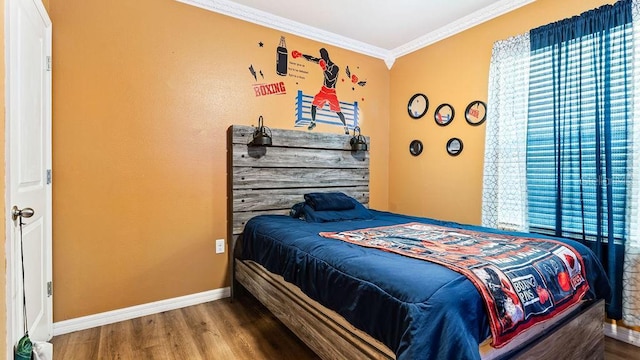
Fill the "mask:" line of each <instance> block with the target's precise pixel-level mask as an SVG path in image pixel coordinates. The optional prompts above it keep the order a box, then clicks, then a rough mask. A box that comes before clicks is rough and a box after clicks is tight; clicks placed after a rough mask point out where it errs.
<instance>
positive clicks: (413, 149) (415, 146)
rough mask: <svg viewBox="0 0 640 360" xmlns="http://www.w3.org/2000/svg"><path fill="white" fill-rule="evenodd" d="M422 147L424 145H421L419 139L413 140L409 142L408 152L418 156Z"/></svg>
mask: <svg viewBox="0 0 640 360" xmlns="http://www.w3.org/2000/svg"><path fill="white" fill-rule="evenodd" d="M423 148H424V147H423V146H422V141H420V140H413V141H412V142H411V144H409V152H410V153H411V155H413V156H418V155H420V154H422V149H423Z"/></svg>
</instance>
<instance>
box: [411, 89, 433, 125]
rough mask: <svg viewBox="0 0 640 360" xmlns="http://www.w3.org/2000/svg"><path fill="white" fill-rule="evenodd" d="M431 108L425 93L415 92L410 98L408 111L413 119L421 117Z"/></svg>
mask: <svg viewBox="0 0 640 360" xmlns="http://www.w3.org/2000/svg"><path fill="white" fill-rule="evenodd" d="M428 109H429V98H427V95H425V94H415V95H413V96H412V97H411V99H409V103H408V104H407V112H408V113H409V116H411V117H412V118H413V119H420V118H421V117H423V116H424V114H426V113H427V110H428Z"/></svg>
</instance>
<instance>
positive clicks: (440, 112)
mask: <svg viewBox="0 0 640 360" xmlns="http://www.w3.org/2000/svg"><path fill="white" fill-rule="evenodd" d="M455 115H456V112H455V110H453V106H451V105H449V104H441V105H440V106H438V107H437V108H436V111H435V113H434V114H433V118H434V120H435V121H436V124H438V125H440V126H447V125H449V123H450V122H452V121H453V117H454V116H455Z"/></svg>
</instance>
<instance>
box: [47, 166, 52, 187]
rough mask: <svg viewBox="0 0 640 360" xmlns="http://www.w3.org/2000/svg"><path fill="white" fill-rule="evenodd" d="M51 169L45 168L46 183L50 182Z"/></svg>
mask: <svg viewBox="0 0 640 360" xmlns="http://www.w3.org/2000/svg"><path fill="white" fill-rule="evenodd" d="M51 180H52V179H51V169H47V185H50V184H51Z"/></svg>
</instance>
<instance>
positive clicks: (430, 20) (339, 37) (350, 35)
mask: <svg viewBox="0 0 640 360" xmlns="http://www.w3.org/2000/svg"><path fill="white" fill-rule="evenodd" d="M177 1H180V2H183V3H187V4H191V5H195V6H198V7H201V8H204V9H208V10H212V11H215V12H218V13H222V14H224V15H229V16H233V17H236V18H239V19H242V20H246V21H250V22H253V23H257V24H260V25H263V26H267V27H271V28H274V29H278V30H282V31H286V32H289V33H293V34H296V35H299V36H302V37H306V38H310V39H313V40H317V41H320V42H324V43H327V44H332V45H335V46H338V47H342V48H345V49H349V50H352V51H356V52H359V53H363V54H366V55H370V56H374V57H377V58H380V59H383V60H384V61H385V62H386V63H387V66H388V67H389V68H391V66H392V65H393V62H394V61H395V59H396V58H398V57H400V56H402V55H405V54H408V53H410V52H413V51H415V50H418V49H420V48H423V47H425V46H427V45H429V44H432V43H434V42H436V41H439V40H442V39H444V38H446V37H449V36H451V35H454V34H456V33H458V32H461V31H464V30H466V29H468V28H470V27H472V26H475V25H478V24H480V23H482V22H484V21H487V20H490V19H493V18H494V17H497V16H500V15H502V14H504V13H507V12H509V11H512V10H514V9H517V8H519V7H521V6H524V5H526V4H529V3H531V2H533V1H535V0H393V1H390V0H314V1H309V0H306V1H305V0H234V1H230V0H177Z"/></svg>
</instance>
